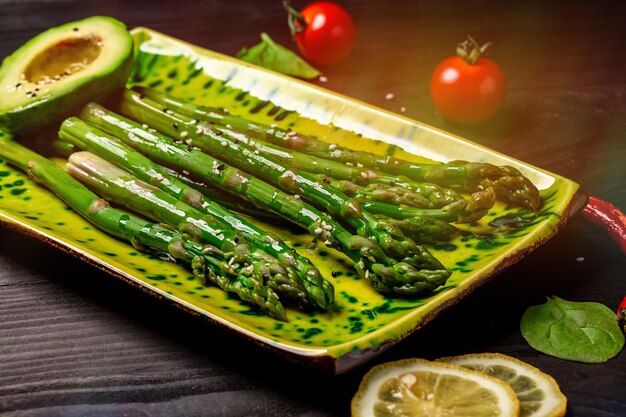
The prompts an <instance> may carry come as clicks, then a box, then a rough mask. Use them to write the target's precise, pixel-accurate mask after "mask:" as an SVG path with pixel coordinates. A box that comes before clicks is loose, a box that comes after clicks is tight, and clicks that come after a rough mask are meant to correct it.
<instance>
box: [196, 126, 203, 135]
mask: <svg viewBox="0 0 626 417" xmlns="http://www.w3.org/2000/svg"><path fill="white" fill-rule="evenodd" d="M202 134H204V129H202V128H201V127H199V128H198V130H196V135H202Z"/></svg>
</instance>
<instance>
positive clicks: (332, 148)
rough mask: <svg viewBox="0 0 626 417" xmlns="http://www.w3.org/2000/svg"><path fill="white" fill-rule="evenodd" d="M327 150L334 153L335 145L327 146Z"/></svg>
mask: <svg viewBox="0 0 626 417" xmlns="http://www.w3.org/2000/svg"><path fill="white" fill-rule="evenodd" d="M328 149H329V150H331V151H334V150H335V149H337V144H336V143H333V144H332V145H328Z"/></svg>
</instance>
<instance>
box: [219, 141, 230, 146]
mask: <svg viewBox="0 0 626 417" xmlns="http://www.w3.org/2000/svg"><path fill="white" fill-rule="evenodd" d="M220 145H222V146H228V142H226V141H225V140H223V141H222V142H221V143H220Z"/></svg>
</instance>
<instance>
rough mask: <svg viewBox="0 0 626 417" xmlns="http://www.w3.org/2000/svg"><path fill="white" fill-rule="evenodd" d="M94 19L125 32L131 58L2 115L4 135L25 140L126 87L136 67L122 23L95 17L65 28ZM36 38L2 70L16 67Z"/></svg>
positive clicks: (17, 51) (0, 69) (9, 59)
mask: <svg viewBox="0 0 626 417" xmlns="http://www.w3.org/2000/svg"><path fill="white" fill-rule="evenodd" d="M94 19H100V20H101V19H105V20H107V21H109V22H112V23H114V24H115V25H117V26H119V29H120V30H123V31H125V32H126V34H127V37H128V38H127V39H126V40H127V41H128V45H121V46H123V47H125V48H127V49H128V56H126V57H125V58H124V60H123V61H122V62H121V63H119V65H110V66H108V67H103V68H102V70H101V71H99V72H98V73H97V74H93V75H91V76H87V77H86V76H82V75H81V74H80V73H77V74H76V76H75V79H73V80H72V84H71V86H65V87H64V88H63V89H56V90H55V89H54V87H52V89H51V91H53V94H52V95H51V96H50V97H48V98H45V99H44V98H41V99H38V100H34V101H30V102H26V103H24V105H22V106H17V107H15V108H12V109H9V110H7V111H5V112H0V128H1V129H2V130H3V131H5V132H7V133H12V134H14V135H17V136H22V135H28V134H32V133H34V132H36V131H38V130H41V129H44V128H47V127H54V126H56V125H58V124H59V123H60V122H61V121H62V120H63V119H65V118H67V117H68V116H69V115H71V114H72V113H74V112H76V110H78V109H79V108H80V107H81V106H83V105H84V104H86V103H87V102H89V101H100V102H102V101H104V100H106V99H107V98H108V97H110V96H111V95H113V94H115V93H117V92H119V91H121V90H122V89H123V88H124V87H125V85H126V82H127V81H128V77H129V76H130V73H131V71H132V67H133V46H132V45H133V44H132V37H131V35H130V33H128V32H127V31H126V26H125V25H124V24H123V23H122V22H120V21H118V20H116V19H113V18H110V17H103V16H94V17H90V18H87V19H84V20H82V21H78V22H70V23H66V24H64V25H62V26H66V25H76V24H81V23H82V22H86V21H88V20H94ZM53 29H54V28H53ZM46 32H47V31H46ZM46 32H43V33H42V34H40V35H38V36H41V35H43V34H45V33H46ZM36 38H37V37H35V38H33V39H32V40H31V41H29V42H27V43H26V44H24V45H23V46H22V47H20V48H19V49H17V50H16V51H15V52H14V53H13V54H11V55H10V56H8V57H7V58H6V59H5V60H4V61H3V62H2V67H4V66H5V65H14V63H15V62H16V61H18V60H19V58H20V56H21V52H22V51H23V50H24V49H25V48H27V47H29V44H30V43H31V42H32V41H34V40H35V39H36ZM0 74H2V68H0ZM68 87H69V88H68Z"/></svg>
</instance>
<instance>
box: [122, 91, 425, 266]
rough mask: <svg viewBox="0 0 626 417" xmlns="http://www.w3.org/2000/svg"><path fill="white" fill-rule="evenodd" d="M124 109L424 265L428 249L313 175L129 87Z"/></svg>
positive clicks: (401, 257)
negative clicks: (192, 120) (291, 166)
mask: <svg viewBox="0 0 626 417" xmlns="http://www.w3.org/2000/svg"><path fill="white" fill-rule="evenodd" d="M120 109H121V111H122V112H123V113H124V114H126V115H127V116H130V117H132V118H133V119H135V120H137V121H139V122H142V123H146V124H148V125H150V126H152V127H154V128H156V129H157V130H159V131H161V132H162V133H164V134H167V135H170V136H173V135H179V136H180V137H181V138H184V139H185V141H186V142H187V143H188V144H190V145H193V146H196V147H198V148H200V149H201V150H203V151H204V152H206V153H207V154H210V155H212V156H214V157H220V158H222V159H223V160H228V161H229V162H230V163H231V164H233V165H234V166H236V167H237V168H239V169H242V170H245V171H246V172H248V173H250V174H252V175H254V176H256V177H258V178H260V179H263V180H265V181H266V182H268V183H270V184H272V185H274V186H276V187H279V188H282V189H283V190H284V191H286V192H290V193H294V194H296V195H298V196H302V198H304V199H306V200H308V201H309V202H310V203H311V204H314V205H316V206H318V207H322V208H323V209H324V210H325V211H326V212H327V213H329V214H331V215H332V216H334V217H335V218H338V219H340V220H341V221H343V222H345V223H346V224H349V225H350V226H352V228H354V230H355V231H356V233H357V234H358V235H359V236H362V237H364V238H366V239H368V240H371V241H372V242H374V243H376V244H377V245H378V246H379V247H380V248H381V249H382V250H383V251H384V252H385V254H386V255H387V256H388V257H391V258H393V259H395V260H397V261H401V262H406V263H408V264H410V265H413V266H416V267H420V266H421V265H422V264H423V262H424V256H425V255H424V254H425V252H426V251H425V250H423V248H418V247H417V245H416V244H415V242H413V241H412V240H411V239H409V238H407V237H406V236H405V235H404V234H403V233H402V232H401V230H400V229H399V228H398V227H396V226H395V225H394V223H393V222H389V221H385V220H383V219H379V218H376V217H375V216H373V215H372V214H371V213H369V212H367V211H365V210H363V209H362V208H361V206H360V204H359V203H358V201H356V200H355V199H351V198H349V197H347V196H346V195H345V194H343V193H342V192H341V191H339V190H336V189H334V188H332V187H328V186H326V185H325V184H322V183H320V182H318V181H317V178H315V176H313V175H311V174H308V173H306V172H302V171H299V170H295V169H289V168H288V167H285V166H284V165H282V164H281V163H280V162H279V161H278V160H274V159H271V158H268V157H265V156H263V155H260V153H259V152H255V151H254V150H253V149H251V148H250V147H248V146H245V145H244V144H242V143H240V142H239V141H238V140H237V139H233V138H231V137H230V136H228V135H225V134H223V133H221V132H220V131H218V130H214V129H212V128H210V127H209V126H208V125H205V126H200V128H198V125H197V124H196V123H193V122H190V121H189V120H188V119H187V118H185V117H184V116H178V115H176V114H174V112H172V111H171V110H168V111H165V110H164V109H163V107H162V106H160V105H159V104H157V103H155V102H152V101H151V100H149V99H147V98H145V99H141V97H140V95H139V94H137V93H135V92H132V91H126V92H125V93H124V94H123V100H122V104H121V106H120ZM430 258H433V257H432V256H430ZM433 259H434V258H433Z"/></svg>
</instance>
